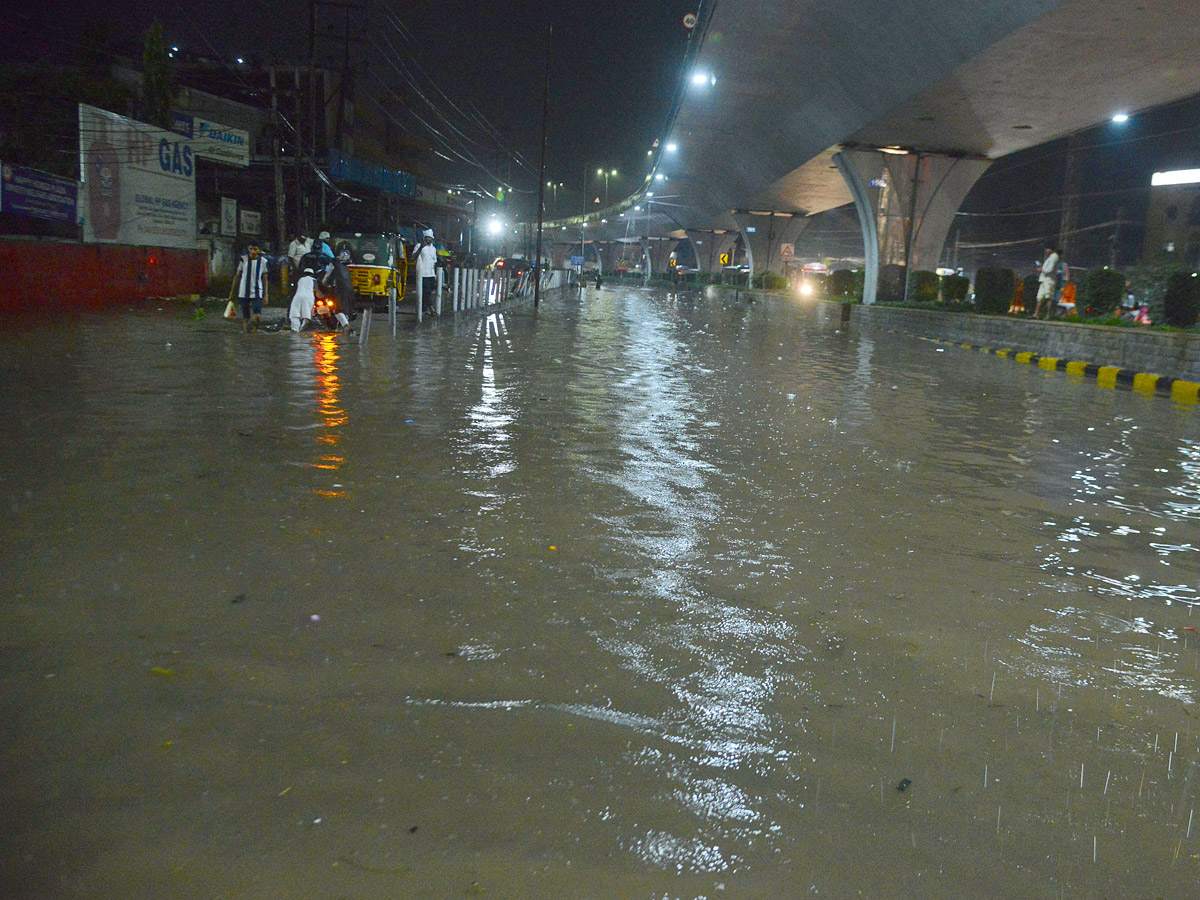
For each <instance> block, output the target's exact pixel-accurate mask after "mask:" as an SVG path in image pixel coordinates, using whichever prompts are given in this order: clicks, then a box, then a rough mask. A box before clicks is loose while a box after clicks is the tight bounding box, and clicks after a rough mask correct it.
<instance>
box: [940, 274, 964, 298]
mask: <svg viewBox="0 0 1200 900" xmlns="http://www.w3.org/2000/svg"><path fill="white" fill-rule="evenodd" d="M970 291H971V279H970V278H967V277H966V276H964V275H943V276H942V299H943V300H944V301H946V302H947V303H963V302H965V301H966V299H967V294H969V293H970Z"/></svg>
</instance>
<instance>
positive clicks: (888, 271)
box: [876, 263, 904, 303]
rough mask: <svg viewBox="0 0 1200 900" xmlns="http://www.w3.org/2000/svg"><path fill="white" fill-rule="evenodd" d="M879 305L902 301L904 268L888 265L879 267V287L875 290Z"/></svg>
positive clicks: (895, 264) (893, 264)
mask: <svg viewBox="0 0 1200 900" xmlns="http://www.w3.org/2000/svg"><path fill="white" fill-rule="evenodd" d="M876 291H877V297H878V300H879V302H880V303H901V302H903V300H904V266H901V265H898V264H897V263H888V264H887V265H886V266H880V267H879V286H878V288H877V289H876Z"/></svg>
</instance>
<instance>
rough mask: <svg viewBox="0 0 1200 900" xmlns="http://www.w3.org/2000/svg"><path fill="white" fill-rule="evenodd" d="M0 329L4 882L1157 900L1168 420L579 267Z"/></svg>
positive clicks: (1167, 679) (1185, 529) (1183, 629)
mask: <svg viewBox="0 0 1200 900" xmlns="http://www.w3.org/2000/svg"><path fill="white" fill-rule="evenodd" d="M0 345H2V359H3V363H2V370H3V385H4V401H3V404H2V405H0V429H2V433H3V434H4V440H3V443H2V444H0V499H2V500H3V502H4V503H5V506H6V515H5V519H4V530H3V539H4V550H3V554H4V555H3V569H4V572H5V579H4V581H5V587H4V591H3V595H2V598H0V704H2V706H0V713H2V715H3V718H4V722H5V727H4V729H3V736H2V737H0V760H2V771H3V777H4V783H3V792H4V796H5V807H6V815H5V816H4V817H3V825H2V826H0V827H2V829H3V831H2V835H0V853H2V856H0V879H2V882H3V884H2V887H3V891H0V893H2V894H3V896H5V897H6V898H48V897H55V898H57V897H63V898H85V897H86V898H90V900H94V898H128V897H171V898H214V897H220V898H241V900H244V898H264V900H265V898H330V900H336V898H376V897H420V898H455V897H470V896H473V895H480V896H486V897H492V898H514V900H516V898H597V900H600V898H642V900H650V898H655V900H662V898H679V900H693V898H707V900H713V898H719V897H729V898H779V897H801V896H826V897H836V898H842V897H855V898H856V897H864V898H894V897H921V898H959V897H968V896H997V897H1022V898H1043V897H1044V898H1069V897H1118V896H1119V897H1135V896H1136V897H1156V896H1162V897H1185V896H1194V895H1195V892H1196V884H1197V878H1198V876H1200V821H1194V815H1193V809H1194V808H1195V807H1196V806H1198V805H1200V803H1197V799H1200V798H1198V796H1197V794H1198V792H1200V776H1198V774H1197V771H1196V769H1197V762H1198V761H1200V721H1198V720H1197V718H1196V716H1197V715H1200V709H1198V707H1197V705H1196V700H1197V679H1200V634H1198V633H1197V631H1195V630H1193V628H1200V616H1196V617H1193V616H1192V609H1193V607H1194V605H1195V604H1196V603H1197V602H1198V601H1200V555H1198V554H1200V527H1198V523H1200V412H1198V411H1197V409H1195V408H1193V407H1188V406H1183V405H1179V404H1175V403H1172V402H1171V401H1170V400H1168V399H1163V398H1156V397H1148V396H1144V395H1141V394H1137V393H1133V392H1128V391H1116V390H1104V389H1102V388H1099V387H1097V386H1096V385H1095V384H1094V383H1089V382H1085V381H1083V380H1082V379H1078V378H1073V377H1070V376H1066V375H1063V374H1058V373H1050V372H1045V371H1042V370H1038V369H1029V368H1026V367H1014V366H1012V365H1011V364H1009V363H1006V362H1004V361H1002V360H997V359H994V358H991V357H983V356H979V355H977V354H973V353H971V352H969V351H958V350H956V349H955V348H945V347H937V346H935V345H931V344H930V343H928V342H923V341H919V340H916V339H911V338H907V337H902V336H898V335H882V334H878V335H874V336H868V335H863V334H859V333H857V332H854V331H851V330H848V329H847V327H846V326H843V325H842V324H841V322H840V320H839V318H838V308H837V307H836V306H834V305H832V304H821V305H818V306H799V305H793V304H792V303H791V302H790V301H787V300H783V299H780V300H772V301H768V302H760V303H758V304H755V305H749V306H748V305H746V304H745V302H744V301H742V302H734V300H733V298H732V297H704V296H702V295H698V294H680V295H673V294H666V293H663V292H649V291H641V290H625V289H622V290H603V291H600V292H596V291H594V290H588V291H587V292H586V293H585V295H584V296H583V298H582V299H580V298H578V297H576V296H575V295H573V294H571V295H567V296H563V295H554V296H552V297H551V298H550V299H549V300H548V301H547V302H546V303H545V304H544V306H543V308H542V309H541V310H540V311H539V312H537V313H535V312H534V311H533V310H532V309H524V310H520V311H517V312H510V313H506V314H503V315H495V316H492V317H490V318H487V319H480V318H475V319H468V320H460V321H443V322H441V323H437V324H435V325H433V326H432V327H425V328H422V329H419V330H412V331H405V332H403V333H402V334H401V335H400V336H399V338H397V339H395V340H393V339H392V337H391V335H390V334H386V333H384V330H383V329H377V330H376V331H375V332H374V333H373V334H372V337H371V340H370V343H369V345H368V346H367V347H366V348H360V347H359V346H358V345H357V343H356V338H355V337H354V336H350V337H348V338H343V337H339V336H334V335H316V334H305V335H292V334H287V333H280V334H257V335H244V334H242V333H241V332H240V331H239V330H237V329H236V326H233V325H230V324H228V323H225V322H222V321H220V319H219V317H218V316H217V315H209V316H206V317H204V318H203V319H202V320H201V321H194V320H193V319H192V318H191V317H190V315H189V310H187V309H177V308H175V307H167V308H164V309H162V310H158V309H156V308H155V307H153V306H151V307H147V308H144V309H139V310H136V311H125V312H120V313H114V314H112V315H106V316H90V317H85V318H82V319H79V320H71V321H61V322H57V323H45V324H42V325H39V326H36V327H33V328H30V329H27V330H24V331H22V332H11V331H10V332H7V333H5V334H4V335H3V336H0Z"/></svg>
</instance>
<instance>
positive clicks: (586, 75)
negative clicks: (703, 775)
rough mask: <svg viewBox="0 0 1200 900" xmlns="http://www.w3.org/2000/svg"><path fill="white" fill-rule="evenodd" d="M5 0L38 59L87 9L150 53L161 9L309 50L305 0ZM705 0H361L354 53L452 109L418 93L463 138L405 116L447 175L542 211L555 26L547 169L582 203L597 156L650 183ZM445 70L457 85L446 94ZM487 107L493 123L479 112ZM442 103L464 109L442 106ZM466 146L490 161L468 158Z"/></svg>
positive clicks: (332, 58)
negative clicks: (653, 152) (83, 0)
mask: <svg viewBox="0 0 1200 900" xmlns="http://www.w3.org/2000/svg"><path fill="white" fill-rule="evenodd" d="M6 8H7V9H8V11H9V13H10V18H9V20H8V22H7V23H6V24H4V25H0V28H3V31H4V32H5V33H6V34H5V37H6V41H5V43H6V44H9V45H11V46H16V47H19V48H21V54H20V56H21V58H22V61H24V62H29V61H33V60H35V59H52V58H54V57H55V56H56V55H61V54H64V53H70V52H72V51H73V50H75V49H78V48H79V47H80V46H81V43H82V42H83V41H84V40H85V39H84V38H81V36H80V35H81V33H83V32H86V31H88V30H87V29H85V28H82V27H81V25H82V22H81V19H80V16H83V17H85V20H86V19H87V18H91V19H93V20H95V21H98V22H100V23H102V24H103V25H104V26H105V27H107V28H108V29H109V30H110V31H111V39H110V42H109V43H110V46H112V47H114V48H117V49H120V50H125V51H126V52H131V53H133V52H138V53H139V54H140V41H141V35H142V34H143V33H144V32H145V30H146V28H147V27H149V25H150V24H151V23H152V22H154V21H158V22H159V23H160V24H161V25H162V26H163V29H164V36H165V37H166V39H167V42H168V44H174V45H177V46H179V47H180V48H181V50H184V51H190V52H192V53H195V54H197V55H203V56H208V57H217V56H220V57H224V58H225V59H228V60H233V59H236V58H237V57H243V58H247V59H254V58H261V59H262V60H264V61H273V60H278V61H280V62H301V63H304V62H306V61H307V59H308V34H309V26H308V9H309V7H308V3H307V0H258V2H254V0H249V2H247V0H206V2H204V3H200V4H187V3H155V2H150V0H128V2H119V3H118V2H114V0H97V2H94V3H91V4H88V7H87V12H81V11H80V7H79V6H78V5H76V4H75V3H70V4H68V3H65V2H61V0H58V2H51V3H48V4H34V3H28V2H20V3H17V4H16V5H15V7H13V6H10V5H7V4H6ZM694 8H695V0H610V2H607V3H604V4H597V5H592V4H584V3H563V2H551V0H546V2H541V0H533V2H518V3H482V2H479V0H439V2H437V3H425V4H413V3H399V2H390V3H389V2H384V0H362V11H361V12H356V13H354V14H353V15H352V22H354V23H356V26H357V25H359V24H360V25H361V26H362V27H361V28H358V27H355V28H354V30H355V31H356V32H357V33H356V34H355V40H354V43H353V44H352V49H351V58H352V60H353V61H354V62H355V65H356V66H358V67H365V69H366V74H365V75H364V76H363V81H362V82H361V83H362V84H363V85H365V86H366V87H367V88H368V89H369V90H372V91H375V92H376V93H377V96H379V97H381V98H383V99H384V100H386V101H388V102H392V103H394V100H393V99H392V98H393V97H394V95H390V94H389V93H388V90H387V88H385V87H384V86H382V85H381V84H380V80H381V79H382V80H386V81H387V83H388V84H390V85H391V86H393V87H395V88H396V89H398V90H399V91H401V92H403V93H405V94H406V95H408V96H410V97H412V96H414V90H413V88H412V87H411V85H410V84H408V83H406V78H412V79H415V80H416V82H417V87H419V88H420V89H421V91H422V92H423V93H425V94H426V96H429V97H430V98H431V99H432V100H433V101H434V105H435V106H436V107H437V108H438V112H433V111H431V110H430V109H429V107H428V106H426V105H425V104H424V103H423V102H422V101H420V99H419V98H417V99H416V100H415V101H414V104H413V106H414V111H415V112H416V113H417V115H419V116H420V117H421V118H423V119H425V120H426V122H428V124H429V125H430V126H433V127H434V128H436V129H437V130H438V131H439V132H440V133H441V134H442V135H444V136H446V139H447V140H448V142H449V143H450V144H451V147H452V148H453V149H447V148H445V147H444V146H442V145H440V144H439V138H438V136H436V135H431V134H430V133H429V131H428V130H427V129H426V126H425V125H423V124H422V123H420V122H418V121H416V120H415V118H414V117H412V116H409V115H405V114H404V113H402V112H399V113H398V118H399V119H400V120H402V121H403V122H404V123H405V124H406V125H407V126H408V127H409V128H411V129H412V131H413V133H414V134H417V135H418V136H420V137H422V138H423V139H426V140H432V141H433V142H434V145H435V146H440V147H441V149H443V150H444V151H445V152H446V154H447V155H450V156H451V157H452V158H454V159H455V162H456V163H458V164H457V165H448V166H446V167H445V169H444V172H443V173H441V174H443V176H444V177H445V179H446V180H447V181H448V182H451V183H459V184H464V185H467V186H472V187H474V186H478V187H480V188H482V189H484V190H486V191H488V192H489V193H491V192H494V191H495V190H496V188H497V187H498V186H499V185H498V184H497V181H498V180H502V181H504V182H507V183H509V184H510V185H511V186H512V187H513V188H514V189H515V190H516V196H514V197H513V198H512V202H515V204H516V208H517V211H521V210H522V208H524V209H527V210H528V211H533V210H534V209H535V208H536V200H535V197H534V194H533V193H532V192H535V191H536V188H537V185H538V163H539V153H540V134H541V119H542V94H543V91H542V85H543V74H544V67H545V60H546V57H545V49H546V32H547V27H548V26H549V25H553V26H554V40H553V45H552V51H551V71H550V79H551V82H550V87H551V102H550V121H549V129H548V132H549V140H548V147H547V169H546V175H547V180H552V181H555V182H562V183H563V184H564V185H565V188H564V189H563V191H560V192H559V195H558V200H559V205H560V211H561V212H563V213H564V214H568V213H573V212H575V211H577V210H578V209H579V207H580V204H581V199H582V197H581V191H580V189H581V183H582V181H583V179H584V177H585V172H586V173H588V175H587V177H588V181H589V183H588V191H589V194H590V197H594V196H595V195H596V194H597V193H599V194H601V195H603V191H604V184H603V181H602V180H601V181H597V179H596V177H595V172H596V169H597V168H598V167H603V168H605V169H608V170H612V169H616V170H617V171H618V172H619V173H620V175H619V176H618V177H617V178H610V182H609V191H610V196H614V197H615V196H622V195H623V189H625V191H627V190H631V189H632V188H633V187H634V186H635V185H637V184H639V183H640V182H641V179H642V177H643V176H644V175H645V171H646V160H647V156H646V150H647V149H648V148H649V146H650V144H651V143H652V142H653V140H654V138H655V137H656V136H658V135H659V134H660V133H661V132H662V129H663V126H664V123H665V120H666V115H667V110H668V107H669V103H670V97H671V94H672V91H673V90H674V88H675V85H676V83H677V79H678V77H679V72H680V66H681V63H682V59H683V53H684V48H685V43H686V39H687V34H688V33H687V31H686V30H685V29H684V27H683V25H682V19H683V17H684V15H685V14H686V13H688V12H689V11H692V10H693V9H694ZM343 16H344V14H343V13H342V12H340V11H338V10H333V9H330V8H327V7H322V8H320V11H319V16H318V29H317V31H318V35H319V40H318V45H319V46H318V58H319V60H324V61H325V62H327V63H329V64H331V65H340V64H341V60H342V54H343V44H342V33H343V30H344V25H343V22H344V18H343ZM7 38H13V40H8V39H7ZM404 67H407V72H406V71H404ZM421 72H423V73H425V74H427V75H428V76H430V79H431V81H432V84H431V82H430V81H428V80H423V79H422V78H421V75H420V74H419V73H421ZM433 84H436V87H437V88H438V89H440V90H441V91H442V92H444V94H445V95H446V96H445V97H441V96H439V95H438V94H437V93H436V91H435V90H434V89H433ZM450 101H452V102H453V106H452V105H451V103H450ZM454 106H457V107H458V109H459V110H461V111H462V114H461V115H460V114H459V112H458V111H456V110H455V109H454ZM476 111H478V112H479V113H480V114H482V116H483V117H484V118H486V120H487V121H488V122H489V123H490V125H491V126H492V128H493V129H494V131H491V132H489V129H487V128H485V127H484V126H482V125H481V124H480V123H478V122H477V121H471V120H470V117H471V116H473V114H474V113H475V112H476ZM438 113H440V114H442V115H444V116H446V117H447V118H448V119H449V120H450V123H449V124H447V123H446V122H443V121H439V120H438V118H437V116H438ZM450 125H453V126H454V127H455V128H458V129H459V130H460V131H461V132H462V134H456V133H455V132H454V131H453V129H452V128H450V127H449V126H450ZM502 145H503V146H502ZM459 155H463V156H468V157H470V158H472V159H473V160H474V161H475V162H476V163H478V165H475V164H469V163H464V162H463V161H462V160H461V159H458V158H457V156H459ZM522 162H523V163H524V164H523V165H522ZM590 197H589V199H590ZM548 202H551V201H548Z"/></svg>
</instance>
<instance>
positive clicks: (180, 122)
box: [171, 113, 250, 167]
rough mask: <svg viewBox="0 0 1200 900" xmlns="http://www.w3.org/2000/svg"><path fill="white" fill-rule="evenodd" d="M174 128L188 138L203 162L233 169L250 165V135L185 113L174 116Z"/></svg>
mask: <svg viewBox="0 0 1200 900" xmlns="http://www.w3.org/2000/svg"><path fill="white" fill-rule="evenodd" d="M171 128H172V130H174V131H175V132H177V133H179V134H182V135H183V136H184V137H185V138H189V139H190V140H191V144H192V152H194V153H195V154H196V155H197V156H199V157H201V158H203V159H211V160H213V161H215V162H221V163H225V164H226V165H230V166H242V167H245V166H248V165H250V132H248V131H243V130H242V129H240V128H230V127H229V126H228V125H221V124H218V123H217V122H209V121H208V120H207V119H197V118H196V117H194V116H189V115H186V114H185V113H174V114H173V115H172V116H171Z"/></svg>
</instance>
